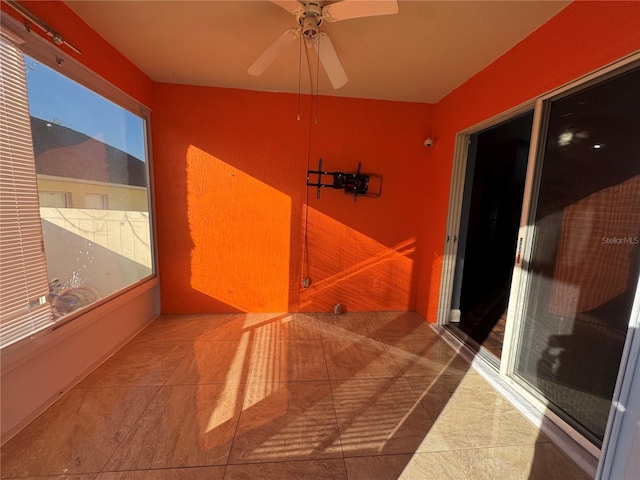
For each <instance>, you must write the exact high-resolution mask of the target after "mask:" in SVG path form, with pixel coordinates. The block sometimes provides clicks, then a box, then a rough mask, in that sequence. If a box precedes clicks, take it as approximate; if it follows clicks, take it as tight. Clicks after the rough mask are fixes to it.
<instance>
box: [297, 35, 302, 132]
mask: <svg viewBox="0 0 640 480" xmlns="http://www.w3.org/2000/svg"><path fill="white" fill-rule="evenodd" d="M299 38H300V41H299V42H298V118H297V119H298V121H300V101H301V97H302V93H301V88H302V87H301V83H302V81H301V77H302V42H303V40H302V35H300V36H299Z"/></svg>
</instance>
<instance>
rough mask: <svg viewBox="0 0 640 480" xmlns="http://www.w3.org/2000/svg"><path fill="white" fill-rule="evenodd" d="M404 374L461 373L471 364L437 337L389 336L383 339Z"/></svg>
mask: <svg viewBox="0 0 640 480" xmlns="http://www.w3.org/2000/svg"><path fill="white" fill-rule="evenodd" d="M385 343H386V345H387V348H388V350H389V353H390V355H391V356H392V357H393V359H394V360H395V361H396V362H397V364H398V366H399V367H400V369H401V370H402V374H403V375H404V376H407V377H410V376H427V375H461V374H465V373H467V371H469V370H470V369H471V365H469V363H468V362H467V361H466V360H465V359H464V358H462V357H461V356H460V355H458V354H457V353H456V352H455V351H454V350H453V349H452V348H451V347H450V346H449V345H447V343H446V342H445V341H444V340H442V339H441V338H439V337H430V336H429V337H425V339H423V340H416V339H415V338H408V339H404V338H399V337H397V338H391V339H387V340H386V341H385Z"/></svg>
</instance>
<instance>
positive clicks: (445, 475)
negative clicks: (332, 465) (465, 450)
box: [345, 452, 475, 480]
mask: <svg viewBox="0 0 640 480" xmlns="http://www.w3.org/2000/svg"><path fill="white" fill-rule="evenodd" d="M455 454H456V452H433V453H417V454H415V455H393V456H386V455H385V456H381V457H360V458H345V464H346V466H347V473H348V476H349V480H374V479H375V480H430V479H433V480H475V479H472V478H471V477H469V476H468V475H467V474H466V472H465V471H464V470H463V469H462V468H461V467H460V465H458V463H457V462H456V457H455ZM393 475H395V476H393Z"/></svg>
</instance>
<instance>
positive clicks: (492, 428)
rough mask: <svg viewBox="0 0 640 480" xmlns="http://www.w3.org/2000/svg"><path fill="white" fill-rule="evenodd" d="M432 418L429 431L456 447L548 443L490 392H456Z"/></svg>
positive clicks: (526, 421) (529, 423)
mask: <svg viewBox="0 0 640 480" xmlns="http://www.w3.org/2000/svg"><path fill="white" fill-rule="evenodd" d="M434 420H435V425H434V427H433V429H432V431H433V432H434V433H438V434H440V435H441V436H442V437H443V438H444V439H445V440H446V442H447V443H448V444H449V445H451V446H453V447H454V448H456V449H462V448H478V447H490V446H504V445H527V444H534V443H536V442H548V439H547V438H546V437H544V436H543V435H542V434H541V433H540V432H539V430H538V429H537V428H536V427H535V426H534V425H533V424H532V423H531V422H529V421H528V420H527V419H526V418H525V417H524V416H522V415H521V414H520V412H518V411H517V410H515V409H514V408H513V407H512V406H511V405H510V404H509V403H508V402H507V401H506V400H504V399H503V398H502V397H500V396H494V395H492V394H490V393H484V394H477V395H475V396H469V395H462V394H460V393H459V392H456V394H454V398H452V399H451V401H450V402H449V403H448V404H447V405H446V407H445V408H444V410H443V411H442V412H441V413H440V415H439V416H438V418H437V419H434Z"/></svg>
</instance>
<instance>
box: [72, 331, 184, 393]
mask: <svg viewBox="0 0 640 480" xmlns="http://www.w3.org/2000/svg"><path fill="white" fill-rule="evenodd" d="M190 347H191V346H190V344H189V343H187V342H180V343H174V342H136V343H129V344H127V345H125V346H124V347H123V348H122V349H120V350H119V351H118V352H117V353H116V354H115V355H114V356H112V357H111V358H110V359H108V360H107V361H106V362H105V363H103V364H102V365H101V366H100V367H98V368H97V369H96V370H95V371H94V372H93V373H92V374H91V375H89V376H88V377H87V378H86V379H85V380H84V381H83V382H82V383H81V386H82V387H111V386H118V385H122V386H124V385H131V386H145V385H158V386H159V385H163V384H164V382H166V381H167V379H168V378H169V376H170V375H171V374H172V373H173V371H174V370H175V369H176V367H177V366H178V364H179V363H180V361H181V360H182V358H183V357H184V356H185V354H186V353H187V351H188V350H189V349H190Z"/></svg>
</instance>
